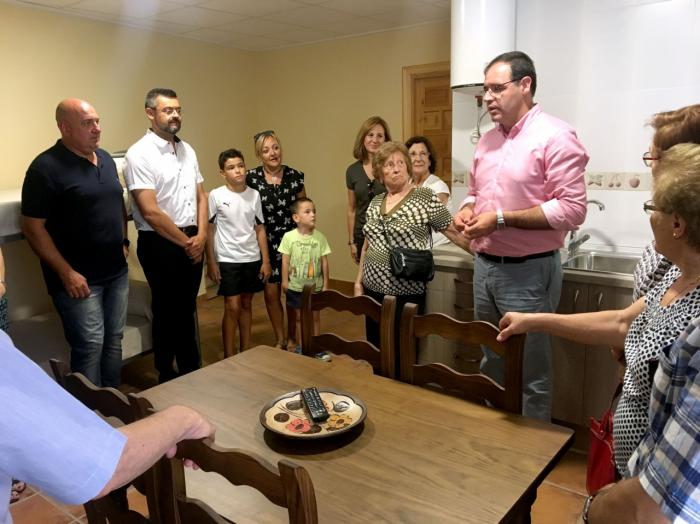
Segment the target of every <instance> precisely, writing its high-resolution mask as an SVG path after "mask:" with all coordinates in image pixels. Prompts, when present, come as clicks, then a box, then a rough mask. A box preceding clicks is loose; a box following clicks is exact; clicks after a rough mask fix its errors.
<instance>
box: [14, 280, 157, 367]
mask: <svg viewBox="0 0 700 524" xmlns="http://www.w3.org/2000/svg"><path fill="white" fill-rule="evenodd" d="M152 318H153V315H152V313H151V290H150V288H149V287H148V284H147V283H145V282H140V281H137V280H130V281H129V304H128V308H127V317H126V326H124V339H123V340H122V360H123V361H124V362H127V361H129V360H131V359H133V358H135V357H138V356H140V355H143V354H144V353H148V352H150V351H152V350H153V343H152V338H151V319H152ZM7 333H8V335H10V337H11V338H12V341H13V342H14V343H15V346H17V348H19V349H20V350H21V351H22V352H23V353H24V354H25V355H27V356H28V357H29V358H31V359H32V360H33V361H34V362H36V363H37V364H39V365H40V366H41V367H42V368H44V370H46V371H47V372H49V374H51V373H50V367H49V360H50V359H52V358H57V359H59V360H63V361H64V362H66V363H67V362H70V346H68V343H67V342H66V338H65V336H64V334H63V325H62V324H61V319H60V317H59V316H58V313H56V312H55V311H51V312H49V313H43V314H41V315H35V316H33V317H29V318H26V319H23V320H15V321H12V322H11V323H10V327H9V329H8V331H7Z"/></svg>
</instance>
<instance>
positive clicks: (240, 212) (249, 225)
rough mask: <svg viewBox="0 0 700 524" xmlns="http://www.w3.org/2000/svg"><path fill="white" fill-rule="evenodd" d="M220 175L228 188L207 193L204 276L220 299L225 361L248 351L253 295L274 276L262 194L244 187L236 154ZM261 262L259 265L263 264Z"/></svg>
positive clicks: (223, 160) (223, 158)
mask: <svg viewBox="0 0 700 524" xmlns="http://www.w3.org/2000/svg"><path fill="white" fill-rule="evenodd" d="M219 169H220V171H219V173H220V174H221V176H222V177H223V179H224V181H225V182H226V185H224V186H221V187H217V188H216V189H214V190H212V191H211V193H209V235H208V237H207V275H208V276H209V278H210V279H212V280H213V281H215V282H217V283H218V284H219V295H221V296H223V297H224V301H225V302H224V304H225V310H224V318H223V319H222V321H221V330H222V334H223V339H224V356H226V357H230V356H231V355H233V354H234V351H235V339H236V328H238V330H239V337H240V345H239V348H240V351H243V350H245V349H248V348H249V347H250V331H251V324H252V318H253V307H252V302H253V294H254V293H257V292H258V291H262V289H263V284H264V283H265V282H266V281H267V279H268V278H269V277H270V274H271V273H272V267H271V266H270V257H269V254H268V250H267V237H266V236H265V225H264V220H263V213H262V204H261V203H260V193H258V192H257V191H256V190H255V189H252V188H250V187H248V186H247V185H246V183H245V175H246V169H245V160H244V159H243V154H242V153H241V152H240V151H238V150H237V149H227V150H226V151H224V152H222V153H221V154H220V155H219ZM261 259H262V260H261Z"/></svg>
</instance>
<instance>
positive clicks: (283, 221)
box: [246, 131, 306, 349]
mask: <svg viewBox="0 0 700 524" xmlns="http://www.w3.org/2000/svg"><path fill="white" fill-rule="evenodd" d="M254 138H255V155H256V156H257V157H258V159H259V160H260V161H261V163H262V164H261V165H259V166H258V167H256V168H254V169H251V170H250V171H248V173H246V183H247V184H248V186H249V187H252V188H253V189H255V190H257V191H258V193H260V201H261V203H262V208H263V218H264V219H265V233H266V235H267V249H268V252H269V253H270V264H271V265H272V275H271V276H270V278H269V279H268V280H267V282H266V283H265V307H266V308H267V314H268V315H269V317H270V322H271V323H272V329H273V330H274V331H275V337H276V339H277V346H278V347H280V348H284V349H286V346H287V342H286V337H285V331H284V310H283V309H282V302H281V300H280V296H281V282H282V254H281V253H280V252H279V251H277V248H279V246H280V242H282V237H283V236H284V234H285V233H286V232H287V231H290V230H292V229H294V228H295V225H294V221H293V220H292V212H291V211H290V206H291V205H292V203H293V202H294V201H295V200H296V199H297V198H301V197H305V196H306V190H305V188H304V173H302V172H301V171H297V170H296V169H292V168H291V167H289V166H285V165H284V164H282V145H281V144H280V141H279V138H277V135H276V134H275V132H274V131H263V132H262V133H258V134H257V135H255V137H254Z"/></svg>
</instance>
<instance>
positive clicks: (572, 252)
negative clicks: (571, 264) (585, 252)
mask: <svg viewBox="0 0 700 524" xmlns="http://www.w3.org/2000/svg"><path fill="white" fill-rule="evenodd" d="M590 239H591V235H589V234H588V233H584V234H583V235H581V236H580V237H577V236H576V231H572V232H571V236H570V237H569V243H568V244H567V246H566V251H567V254H568V256H569V258H570V259H571V258H574V257H575V256H576V255H577V254H578V249H579V248H580V247H581V244H583V243H584V242H587V241H588V240H590Z"/></svg>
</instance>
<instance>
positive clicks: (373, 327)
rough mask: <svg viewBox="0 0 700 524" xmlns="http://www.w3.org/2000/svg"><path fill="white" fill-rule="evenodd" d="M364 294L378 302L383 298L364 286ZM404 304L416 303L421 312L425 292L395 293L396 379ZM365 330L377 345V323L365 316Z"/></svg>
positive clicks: (419, 312) (369, 339)
mask: <svg viewBox="0 0 700 524" xmlns="http://www.w3.org/2000/svg"><path fill="white" fill-rule="evenodd" d="M365 295H367V296H368V297H370V298H373V299H374V300H376V301H377V302H379V303H380V304H381V303H382V300H384V296H385V295H384V294H383V293H377V292H376V291H372V290H371V289H367V288H365ZM406 304H418V314H422V313H423V311H424V310H425V293H420V294H417V295H396V317H395V318H394V346H395V349H396V354H395V361H394V373H395V377H396V379H397V380H398V379H399V376H400V365H401V343H400V340H401V313H402V312H403V307H404V306H405V305H406ZM365 331H366V333H367V340H368V341H369V342H371V343H372V344H374V345H375V346H377V347H380V344H379V324H378V323H376V322H375V321H374V320H372V319H371V318H369V317H367V316H366V317H365Z"/></svg>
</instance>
